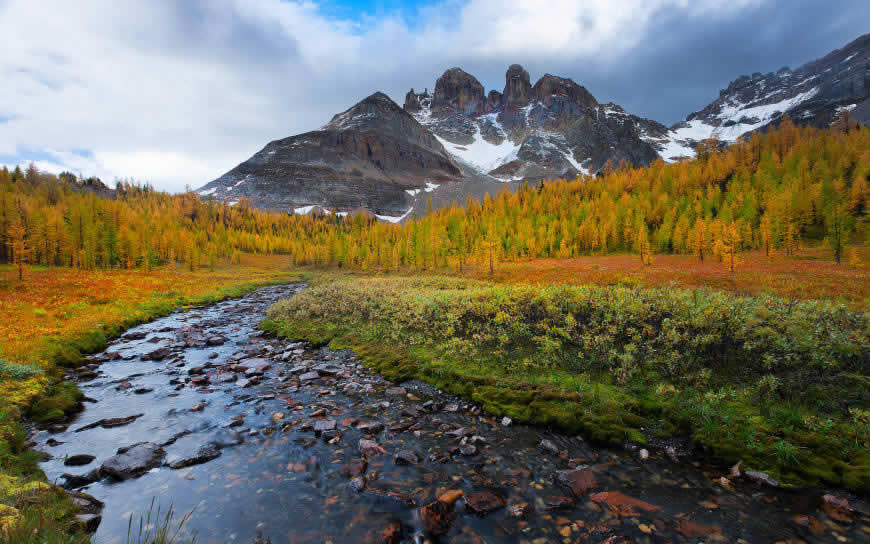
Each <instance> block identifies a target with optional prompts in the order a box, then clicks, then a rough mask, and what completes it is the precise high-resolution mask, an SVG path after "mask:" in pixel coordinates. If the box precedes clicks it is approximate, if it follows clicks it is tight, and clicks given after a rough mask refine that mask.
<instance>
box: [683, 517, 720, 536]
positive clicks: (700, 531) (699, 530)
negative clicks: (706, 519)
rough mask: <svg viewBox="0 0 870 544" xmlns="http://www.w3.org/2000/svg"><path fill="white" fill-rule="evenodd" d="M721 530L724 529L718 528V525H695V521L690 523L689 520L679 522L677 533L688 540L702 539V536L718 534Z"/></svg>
mask: <svg viewBox="0 0 870 544" xmlns="http://www.w3.org/2000/svg"><path fill="white" fill-rule="evenodd" d="M721 530H722V528H721V527H717V526H716V525H701V524H700V523H695V522H694V521H689V520H687V519H681V520H679V521H677V531H679V532H680V534H682V535H683V536H685V537H686V538H700V537H702V536H707V535H711V534H713V533H718V532H720V531H721Z"/></svg>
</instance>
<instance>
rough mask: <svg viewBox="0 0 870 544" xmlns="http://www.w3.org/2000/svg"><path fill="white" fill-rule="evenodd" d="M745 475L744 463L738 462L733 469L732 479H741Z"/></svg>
mask: <svg viewBox="0 0 870 544" xmlns="http://www.w3.org/2000/svg"><path fill="white" fill-rule="evenodd" d="M742 475H743V461H738V462H737V464H736V465H734V466H733V467H731V477H732V478H739V477H740V476H742Z"/></svg>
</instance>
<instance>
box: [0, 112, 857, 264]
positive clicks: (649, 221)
mask: <svg viewBox="0 0 870 544" xmlns="http://www.w3.org/2000/svg"><path fill="white" fill-rule="evenodd" d="M868 179H870V129H868V128H867V127H849V128H847V129H840V128H836V127H835V128H830V129H817V128H812V127H798V126H795V125H794V124H793V123H791V122H790V121H788V120H786V121H785V122H783V123H782V124H781V126H780V127H779V129H778V130H776V131H773V132H770V133H767V134H760V133H757V134H754V135H752V137H750V138H748V139H744V140H742V141H740V142H739V143H737V144H735V145H732V146H730V147H728V148H726V149H724V150H720V149H719V148H718V146H716V145H715V143H714V142H704V143H702V144H699V147H698V158H697V159H696V160H692V161H682V162H679V163H676V164H665V163H664V162H662V161H657V162H656V163H655V164H653V165H652V166H650V167H648V168H633V167H631V166H630V165H626V164H621V165H618V166H612V165H608V166H607V167H606V168H605V169H604V170H603V171H602V172H601V173H600V175H598V176H595V177H590V176H581V177H579V178H577V179H573V180H554V181H552V182H549V183H538V184H532V185H530V184H526V185H525V186H523V187H522V188H521V189H520V190H519V191H517V192H510V191H507V190H505V191H502V192H500V193H498V194H497V195H493V196H492V197H490V196H487V197H486V198H484V199H483V201H482V202H478V201H474V200H471V199H469V200H468V201H467V202H465V204H464V206H462V207H460V206H456V205H453V206H450V207H446V208H442V209H439V210H432V211H430V213H428V214H426V215H425V216H423V217H413V218H411V219H410V220H409V221H407V222H406V223H404V224H401V225H395V224H389V223H383V222H380V221H378V220H377V219H375V218H374V217H372V216H370V215H365V214H363V213H357V214H355V215H351V216H347V217H341V216H339V215H338V214H334V213H327V214H322V215H293V214H285V213H275V212H268V211H260V210H256V209H253V208H252V207H251V206H250V205H249V204H248V203H247V202H245V201H244V200H243V201H240V202H238V203H237V204H235V205H232V206H231V205H229V204H227V203H223V202H215V201H212V200H210V199H205V200H204V199H201V198H200V197H199V196H198V195H196V194H195V193H193V192H191V191H188V192H185V193H183V194H176V195H172V194H167V193H164V192H159V191H155V190H154V189H153V188H151V187H150V186H148V185H147V184H146V185H142V184H137V183H135V182H131V181H118V182H117V184H116V188H115V189H114V190H109V189H108V188H106V187H105V186H103V185H102V183H101V182H100V181H99V180H95V179H79V178H78V177H76V176H75V175H73V174H70V173H63V174H61V175H58V176H54V175H51V174H46V173H42V172H39V171H38V170H37V169H36V168H35V167H34V166H33V165H31V166H30V167H28V168H26V169H21V168H20V167H16V168H15V169H13V170H12V171H10V170H9V169H8V168H5V167H4V168H3V169H0V237H2V238H0V239H2V241H3V243H2V250H0V263H16V264H38V265H46V266H69V267H76V268H81V269H97V268H100V269H111V268H121V269H132V268H143V269H151V268H152V267H155V266H160V265H163V264H166V263H180V264H183V265H184V266H186V267H188V268H189V269H191V270H194V269H197V268H200V267H211V268H213V267H214V266H215V264H216V263H217V261H218V260H220V259H229V260H233V261H238V259H239V258H240V255H241V254H242V253H258V254H285V255H288V256H289V257H290V258H291V259H292V262H293V263H294V264H296V265H309V264H316V265H322V266H339V267H347V268H349V269H361V270H368V269H375V270H402V269H407V270H433V269H434V270H437V269H444V268H452V269H456V270H459V271H461V270H462V269H463V267H464V266H465V265H467V264H469V263H477V264H481V265H485V266H487V267H489V268H490V269H492V268H493V267H494V266H495V264H496V263H498V262H504V261H506V262H517V261H529V260H534V259H539V258H571V257H577V256H584V255H607V254H612V253H634V254H636V255H638V256H639V257H640V260H641V261H642V262H644V263H649V262H650V261H651V259H652V256H654V255H656V254H684V255H693V256H695V257H696V259H697V260H698V261H705V260H711V259H712V260H715V261H719V262H723V263H724V264H725V265H726V266H728V267H729V268H730V269H732V270H733V268H734V267H735V266H738V265H739V262H740V257H739V254H740V253H741V252H744V251H747V250H761V251H763V252H764V253H765V254H767V255H769V254H770V253H771V252H774V251H775V252H782V253H785V254H786V255H792V254H794V253H796V252H797V251H799V249H800V248H801V247H802V246H805V245H813V246H819V245H822V244H826V245H827V246H828V247H829V248H830V250H831V252H832V255H833V258H834V259H836V260H837V262H840V261H841V260H842V259H846V258H849V259H852V260H855V259H856V258H857V257H856V256H855V255H851V254H849V246H850V245H855V244H858V245H860V244H863V243H864V241H865V240H866V235H867V214H866V211H867V200H868V191H870V189H868ZM430 209H431V206H430Z"/></svg>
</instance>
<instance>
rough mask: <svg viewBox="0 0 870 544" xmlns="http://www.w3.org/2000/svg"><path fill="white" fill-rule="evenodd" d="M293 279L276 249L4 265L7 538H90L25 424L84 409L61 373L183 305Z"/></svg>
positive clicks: (1, 503)
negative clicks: (125, 263) (101, 266)
mask: <svg viewBox="0 0 870 544" xmlns="http://www.w3.org/2000/svg"><path fill="white" fill-rule="evenodd" d="M293 279H298V273H296V272H295V271H293V270H291V269H290V268H289V267H288V264H287V259H286V257H278V256H243V258H242V261H241V262H240V263H238V264H225V265H222V266H219V267H217V268H216V269H215V270H199V271H195V272H190V271H185V270H182V269H175V268H168V267H167V268H162V269H157V270H154V271H151V272H144V271H123V270H116V271H79V270H74V269H64V268H32V269H29V270H28V271H27V273H26V277H25V278H24V279H23V280H22V281H18V279H17V272H16V271H15V270H13V269H12V267H8V266H0V315H2V316H3V319H2V320H0V358H2V359H0V399H2V401H0V541H5V542H16V543H19V542H22V543H24V542H34V543H36V542H40V543H42V542H49V543H53V542H65V543H67V542H69V543H84V542H89V539H88V538H87V536H86V535H84V534H83V533H82V532H81V530H79V529H78V528H76V526H75V524H74V523H73V521H72V515H73V514H74V513H75V512H74V510H73V508H72V503H71V502H70V501H69V500H68V499H67V498H66V495H65V493H63V492H62V491H60V490H58V489H57V488H54V487H53V486H49V485H47V484H46V483H45V477H44V475H43V474H42V472H41V471H40V470H39V467H38V465H37V462H36V458H35V455H34V454H33V453H32V452H31V451H30V450H29V449H28V448H27V446H26V436H25V433H24V430H23V428H22V426H21V419H22V418H23V417H29V418H30V419H32V420H34V421H37V422H39V423H52V422H58V421H63V420H65V419H66V418H67V417H69V415H70V414H71V413H73V412H75V411H76V410H78V409H80V407H81V404H80V401H81V393H80V392H79V391H78V388H77V387H76V386H75V385H74V384H72V383H68V382H64V381H62V377H63V374H64V370H63V369H64V368H67V367H75V366H77V365H78V364H79V361H80V359H81V356H82V354H85V353H94V352H98V351H101V350H102V349H104V347H105V345H106V342H107V341H108V340H110V339H111V338H113V337H115V336H117V335H119V334H120V333H121V332H123V331H124V330H125V329H128V328H130V327H132V326H135V325H137V324H139V323H143V322H146V321H150V320H152V319H155V318H157V317H162V316H164V315H167V314H169V313H170V312H172V311H173V310H174V309H175V308H177V307H183V306H190V305H199V304H206V303H210V302H214V301H217V300H221V299H224V298H228V297H237V296H241V295H242V294H244V293H245V292H247V291H249V290H251V289H254V288H256V287H259V286H263V285H267V284H273V283H281V282H286V281H292V280H293ZM24 529H26V531H25V532H26V539H25V536H24V535H25V532H22V531H23V530H24ZM154 542H158V541H154Z"/></svg>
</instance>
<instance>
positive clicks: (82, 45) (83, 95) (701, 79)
mask: <svg viewBox="0 0 870 544" xmlns="http://www.w3.org/2000/svg"><path fill="white" fill-rule="evenodd" d="M795 1H797V2H799V3H801V8H802V9H795V8H794V6H795V4H794V3H792V2H784V1H783V0H729V1H722V0H695V1H689V0H623V1H619V2H616V1H613V0H586V1H583V2H578V1H576V0H553V1H551V2H547V3H546V5H545V6H542V4H541V3H540V2H538V1H532V0H513V1H509V2H508V1H496V0H468V1H460V0H442V1H440V2H437V3H434V4H427V5H425V6H423V7H420V8H419V10H418V11H417V13H416V14H415V15H416V16H415V17H413V18H412V19H413V20H412V21H411V19H409V18H408V17H405V16H403V15H404V14H403V13H402V12H400V11H394V12H390V11H380V12H378V13H377V14H376V15H374V16H372V15H363V14H359V13H357V14H356V17H355V18H351V17H350V16H344V17H342V18H337V17H335V16H334V15H333V14H332V13H329V11H328V10H327V9H325V8H323V7H322V6H320V5H318V4H317V3H314V2H294V1H281V0H189V1H184V2H177V1H175V0H150V1H148V2H140V1H137V0H88V1H84V2H69V1H60V0H43V1H40V2H33V1H32V0H5V2H0V25H2V28H3V29H4V47H3V49H2V51H0V78H2V85H0V160H2V161H3V162H7V163H9V162H11V161H14V160H27V159H29V158H36V159H38V160H40V161H42V162H41V163H40V164H45V165H46V166H47V167H48V166H49V165H50V166H51V167H52V168H58V167H68V168H69V169H71V170H73V171H82V172H83V173H85V174H86V175H88V174H97V175H100V176H102V177H104V178H107V181H110V180H111V179H112V178H113V177H116V176H118V177H134V178H137V179H140V180H143V181H150V182H152V183H154V184H155V185H156V186H158V187H160V188H164V189H169V190H181V189H182V188H183V187H184V185H185V184H190V185H193V186H200V185H202V184H204V183H205V182H207V181H209V180H211V179H213V178H215V177H217V176H219V175H220V174H222V173H223V172H225V171H226V170H228V169H230V168H232V167H233V166H235V164H237V163H239V162H240V161H242V160H244V159H246V158H247V157H248V156H250V155H251V154H253V153H254V152H256V151H257V150H259V149H260V148H262V146H263V145H265V143H267V142H268V141H270V140H273V139H276V138H282V137H286V136H289V135H291V134H296V133H299V132H303V131H306V130H312V129H314V128H317V127H318V126H320V125H322V124H324V123H326V122H327V121H328V120H329V119H330V117H331V116H332V115H333V114H334V113H337V112H339V111H342V110H344V109H346V108H348V107H349V106H350V105H352V104H353V103H354V102H356V101H358V100H359V99H360V98H362V97H364V96H367V95H368V94H371V93H372V92H374V91H376V90H383V91H385V92H387V93H388V94H390V95H391V96H393V97H394V98H395V99H401V97H403V95H404V92H405V91H406V90H407V89H408V88H409V87H412V86H414V87H417V88H420V87H424V86H429V87H430V88H431V87H432V86H433V85H434V81H435V79H436V78H437V77H438V75H440V73H441V72H442V71H443V70H444V69H445V68H448V67H450V66H455V65H460V66H462V67H463V68H465V69H466V70H467V71H469V72H471V73H473V74H475V75H477V76H478V78H479V79H480V80H481V82H483V83H484V85H485V86H486V87H487V88H496V89H501V87H502V86H503V85H504V70H505V68H506V67H507V65H508V64H511V63H513V62H520V63H523V64H524V65H525V66H526V68H527V69H528V70H529V71H530V72H531V74H532V77H533V79H536V78H537V77H540V76H541V75H543V73H544V72H551V73H557V74H560V75H565V76H568V77H572V78H574V79H575V80H577V81H578V82H580V83H582V84H585V85H586V86H587V87H589V89H590V91H592V92H593V94H595V95H596V97H598V98H599V99H601V100H603V101H608V100H615V101H617V102H620V103H622V104H623V105H625V106H626V107H627V109H628V110H629V111H634V112H637V113H641V114H645V115H648V116H651V117H653V118H657V119H659V120H663V121H667V122H673V121H675V120H677V119H679V118H681V117H683V116H684V115H685V114H686V113H688V112H689V111H691V109H694V108H697V107H699V106H701V105H703V104H704V103H706V102H708V101H709V100H710V99H712V98H713V97H714V96H715V92H716V90H717V89H718V88H719V87H721V86H723V85H724V84H727V81H728V80H729V79H733V78H734V77H736V76H737V75H739V74H740V73H744V72H751V71H755V70H764V69H766V68H765V66H766V65H767V64H768V63H769V62H772V61H771V59H773V58H774V57H775V58H787V59H789V60H788V62H792V63H794V62H795V61H794V60H792V59H795V58H797V60H798V61H803V60H809V58H812V57H813V56H820V55H822V54H824V53H826V52H827V51H828V50H830V49H832V48H833V47H839V46H842V45H843V44H844V43H845V41H847V39H851V38H852V37H855V36H857V34H858V33H859V31H860V30H861V29H860V26H861V25H860V21H862V20H866V17H863V18H862V17H860V16H858V17H855V15H859V13H853V16H852V17H843V16H842V15H841V14H842V12H843V11H844V10H852V11H853V12H856V11H861V12H863V15H868V13H867V12H868V8H866V7H861V6H863V4H862V3H861V2H858V1H853V0H831V1H830V2H825V3H824V6H821V5H820V4H821V3H820V2H812V1H810V0H795ZM822 8H824V9H822ZM811 15H812V16H811ZM856 20H857V21H858V22H857V23H856V22H855V21H856ZM409 21H411V22H409ZM809 28H812V29H815V30H814V31H813V32H810V33H808V32H806V30H805V29H809ZM852 29H857V30H852ZM802 30H803V32H802ZM849 32H851V34H849ZM796 36H801V38H800V39H799V40H798V39H797V38H796ZM844 36H846V37H844ZM821 46H824V48H822V49H818V48H819V47H821ZM810 49H812V51H808V50H810ZM753 61H758V62H757V64H764V65H765V66H757V65H756V64H754V62H753ZM777 67H778V66H777ZM770 69H774V68H770ZM82 149H86V150H88V151H89V152H88V153H84V154H83V153H78V152H76V151H75V150H82Z"/></svg>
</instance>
